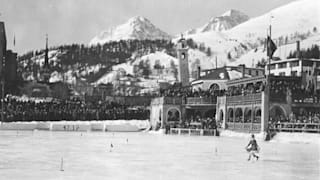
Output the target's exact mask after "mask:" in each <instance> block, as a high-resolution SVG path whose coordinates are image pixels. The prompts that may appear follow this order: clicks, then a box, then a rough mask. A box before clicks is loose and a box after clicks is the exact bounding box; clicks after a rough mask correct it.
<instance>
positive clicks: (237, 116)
mask: <svg viewBox="0 0 320 180" xmlns="http://www.w3.org/2000/svg"><path fill="white" fill-rule="evenodd" d="M242 118H243V112H242V108H236V111H235V121H236V122H242V121H243V119H242Z"/></svg>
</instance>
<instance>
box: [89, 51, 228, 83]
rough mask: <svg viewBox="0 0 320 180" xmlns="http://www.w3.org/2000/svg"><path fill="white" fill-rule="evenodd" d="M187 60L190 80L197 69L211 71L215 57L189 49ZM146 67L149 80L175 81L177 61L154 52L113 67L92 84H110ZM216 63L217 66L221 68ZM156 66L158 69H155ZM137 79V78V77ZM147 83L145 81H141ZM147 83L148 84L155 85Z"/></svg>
mask: <svg viewBox="0 0 320 180" xmlns="http://www.w3.org/2000/svg"><path fill="white" fill-rule="evenodd" d="M188 54H189V56H188V58H189V73H190V78H191V79H193V78H192V75H193V73H196V71H197V70H198V67H199V66H200V67H201V69H202V70H204V69H212V68H215V67H216V62H215V57H210V56H207V55H206V54H205V53H203V52H201V51H199V50H194V49H189V51H188ZM142 64H143V65H146V64H147V66H148V67H149V68H150V71H151V73H150V77H149V78H150V79H157V80H160V81H163V82H172V81H176V79H175V75H174V70H175V69H176V70H178V65H179V60H178V59H176V58H175V57H172V56H170V55H168V54H166V53H165V52H159V51H157V52H155V53H150V54H148V55H145V56H142V57H141V58H137V59H135V60H132V61H130V62H127V63H122V64H119V65H116V66H113V67H112V69H113V71H112V72H108V73H106V74H105V75H103V76H102V77H101V78H100V79H98V80H97V81H96V82H95V83H94V84H102V83H105V84H106V83H112V82H113V81H115V80H116V79H117V78H120V77H121V76H124V75H125V74H130V75H133V76H136V75H137V70H138V71H139V66H141V65H142ZM222 65H223V64H220V63H219V62H218V66H222ZM156 66H158V67H159V68H158V69H157V68H155V67H156ZM135 67H136V68H135ZM137 77H139V76H137ZM143 81H147V80H143ZM151 81H152V80H150V81H148V83H149V84H150V83H156V82H151Z"/></svg>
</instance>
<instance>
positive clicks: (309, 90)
mask: <svg viewBox="0 0 320 180" xmlns="http://www.w3.org/2000/svg"><path fill="white" fill-rule="evenodd" d="M314 89H315V88H314V87H313V86H312V85H310V86H307V87H305V86H303V85H302V84H301V83H300V82H296V81H286V80H273V81H271V82H270V97H271V98H272V100H277V101H285V100H286V97H287V95H290V93H291V97H292V101H293V102H306V101H307V100H309V101H310V102H312V103H316V102H317V103H319V102H320V91H319V90H316V91H315V90H314Z"/></svg>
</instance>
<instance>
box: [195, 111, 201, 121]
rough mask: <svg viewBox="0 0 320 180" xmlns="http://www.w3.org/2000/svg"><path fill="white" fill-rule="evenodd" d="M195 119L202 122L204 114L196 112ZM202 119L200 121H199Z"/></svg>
mask: <svg viewBox="0 0 320 180" xmlns="http://www.w3.org/2000/svg"><path fill="white" fill-rule="evenodd" d="M194 116H195V117H194V118H195V120H196V121H198V120H200V119H201V118H202V113H201V111H199V110H198V111H196V112H195V113H194ZM199 118H200V119H199Z"/></svg>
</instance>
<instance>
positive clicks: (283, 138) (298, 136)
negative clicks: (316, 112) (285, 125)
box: [271, 132, 320, 145]
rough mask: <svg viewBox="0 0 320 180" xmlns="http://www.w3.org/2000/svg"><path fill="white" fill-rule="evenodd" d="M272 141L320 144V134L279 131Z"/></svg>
mask: <svg viewBox="0 0 320 180" xmlns="http://www.w3.org/2000/svg"><path fill="white" fill-rule="evenodd" d="M271 141H272V142H282V143H284V142H286V143H316V144H319V145H320V134H312V133H285V132H281V133H277V134H276V136H275V137H274V138H273V139H272V140H271Z"/></svg>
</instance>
